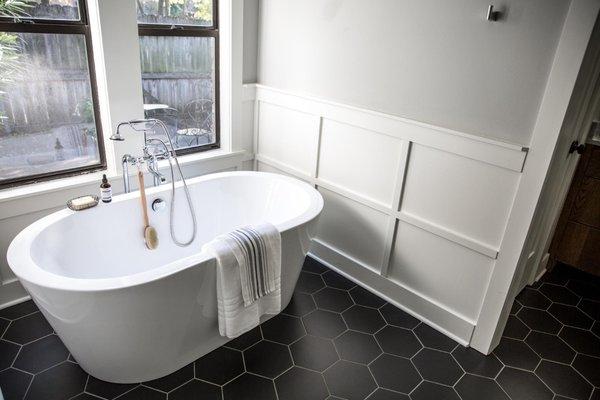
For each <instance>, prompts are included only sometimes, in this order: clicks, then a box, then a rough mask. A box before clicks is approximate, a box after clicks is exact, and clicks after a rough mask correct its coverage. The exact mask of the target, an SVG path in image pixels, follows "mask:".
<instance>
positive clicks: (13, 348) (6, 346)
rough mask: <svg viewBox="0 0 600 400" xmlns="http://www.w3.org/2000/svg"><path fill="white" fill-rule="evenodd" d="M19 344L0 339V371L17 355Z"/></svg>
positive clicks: (9, 364) (8, 365)
mask: <svg viewBox="0 0 600 400" xmlns="http://www.w3.org/2000/svg"><path fill="white" fill-rule="evenodd" d="M19 349H21V346H19V345H17V344H14V343H10V342H7V341H5V340H0V371H2V370H4V369H6V368H8V367H10V366H11V365H12V363H13V361H14V360H15V358H16V357H17V354H18V353H19Z"/></svg>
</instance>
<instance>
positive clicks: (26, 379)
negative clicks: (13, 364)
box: [0, 368, 33, 400]
mask: <svg viewBox="0 0 600 400" xmlns="http://www.w3.org/2000/svg"><path fill="white" fill-rule="evenodd" d="M32 379H33V375H31V374H28V373H25V372H23V371H18V370H16V369H14V368H9V369H5V370H4V371H2V372H0V388H1V389H2V394H3V395H4V399H5V400H20V399H23V397H24V396H25V393H26V392H27V388H29V385H30V383H31V380H32Z"/></svg>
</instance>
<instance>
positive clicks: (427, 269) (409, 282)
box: [388, 222, 494, 321]
mask: <svg viewBox="0 0 600 400" xmlns="http://www.w3.org/2000/svg"><path fill="white" fill-rule="evenodd" d="M493 266H494V260H492V259H490V258H489V257H486V256H484V255H482V254H479V253H477V252H474V251H472V250H469V249H467V248H466V247H463V246H461V245H459V244H456V243H454V242H452V241H450V240H447V239H444V238H441V237H439V236H436V235H432V234H430V233H428V232H427V231H425V230H423V229H420V228H417V227H415V226H413V225H411V224H407V223H405V222H400V223H399V225H398V230H397V232H396V240H395V243H394V250H393V254H392V257H391V261H390V267H389V269H388V278H389V279H391V280H392V281H394V282H397V283H401V284H403V285H404V286H407V287H410V288H412V289H413V290H414V291H416V292H418V293H420V294H421V295H422V296H424V297H427V298H429V299H431V300H432V301H435V302H437V303H439V304H442V305H443V306H444V307H445V308H447V309H448V310H450V311H451V312H454V313H457V314H460V315H462V316H464V317H465V318H467V319H469V320H471V321H475V320H476V319H477V314H478V313H479V307H480V306H481V301H482V300H483V295H484V294H485V289H486V287H487V283H488V280H489V277H490V274H491V272H492V268H493Z"/></svg>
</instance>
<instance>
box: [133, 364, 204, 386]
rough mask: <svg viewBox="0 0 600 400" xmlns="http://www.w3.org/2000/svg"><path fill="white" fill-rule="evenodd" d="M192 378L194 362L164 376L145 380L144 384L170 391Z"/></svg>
mask: <svg viewBox="0 0 600 400" xmlns="http://www.w3.org/2000/svg"><path fill="white" fill-rule="evenodd" d="M192 379H194V363H191V364H188V365H186V366H185V367H183V368H180V369H179V370H177V371H175V372H173V373H172V374H169V375H167V376H164V377H162V378H159V379H154V380H152V381H149V382H144V385H145V386H149V387H151V388H153V389H158V390H160V391H162V392H170V391H171V390H173V389H175V388H176V387H179V386H181V385H183V384H184V383H186V382H189V381H191V380H192Z"/></svg>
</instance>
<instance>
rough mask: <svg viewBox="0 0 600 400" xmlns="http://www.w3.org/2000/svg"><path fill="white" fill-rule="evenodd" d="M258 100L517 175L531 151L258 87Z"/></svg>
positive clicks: (395, 117) (408, 120) (321, 100)
mask: <svg viewBox="0 0 600 400" xmlns="http://www.w3.org/2000/svg"><path fill="white" fill-rule="evenodd" d="M256 100H257V102H259V103H260V102H262V103H270V104H274V105H278V106H281V107H286V108H289V109H292V110H296V111H301V112H305V113H308V114H313V115H319V116H321V117H322V118H326V119H331V120H333V121H337V122H341V123H345V124H348V125H353V126H356V127H359V128H362V129H367V130H370V131H374V132H378V133H382V134H385V135H388V136H392V137H395V138H397V139H402V140H407V141H410V142H414V143H417V144H420V145H423V146H428V147H433V148H436V149H439V150H443V151H446V152H450V153H454V154H458V155H460V156H463V157H467V158H472V159H474V160H478V161H481V162H485V163H488V164H492V165H495V166H498V167H501V168H506V169H509V170H512V171H516V172H522V170H523V166H524V163H525V158H526V156H527V152H528V148H526V147H523V146H521V145H518V144H512V143H506V142H502V141H499V140H494V139H490V138H486V137H483V136H477V135H473V134H469V133H464V132H459V131H455V130H452V129H447V128H443V127H439V126H435V125H430V124H426V123H423V122H419V121H414V120H410V119H407V118H401V117H398V116H395V115H390V114H384V113H380V112H377V111H371V110H366V109H362V108H358V107H353V106H349V105H345V104H340V103H335V102H332V101H328V100H323V99H318V98H314V97H310V96H305V95H300V94H295V93H290V92H287V91H283V90H280V89H275V88H271V87H268V86H264V85H259V84H257V85H256Z"/></svg>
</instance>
